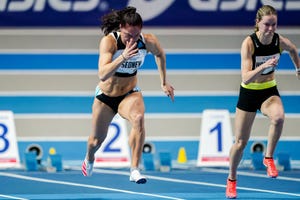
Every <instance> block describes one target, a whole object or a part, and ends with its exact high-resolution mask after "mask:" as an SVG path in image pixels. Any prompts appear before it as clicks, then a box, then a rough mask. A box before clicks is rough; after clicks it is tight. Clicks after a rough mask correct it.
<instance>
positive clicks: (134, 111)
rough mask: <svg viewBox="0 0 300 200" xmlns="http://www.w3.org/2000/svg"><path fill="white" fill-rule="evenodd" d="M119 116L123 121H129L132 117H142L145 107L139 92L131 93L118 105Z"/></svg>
mask: <svg viewBox="0 0 300 200" xmlns="http://www.w3.org/2000/svg"><path fill="white" fill-rule="evenodd" d="M118 112H119V114H120V115H121V116H122V117H124V118H125V119H128V120H131V119H132V117H134V116H136V115H138V114H141V115H144V112H145V105H144V99H143V96H142V93H141V92H133V93H131V94H130V95H128V96H126V97H125V98H124V99H123V100H122V102H121V103H120V105H119V110H118Z"/></svg>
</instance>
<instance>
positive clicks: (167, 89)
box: [161, 83, 174, 102]
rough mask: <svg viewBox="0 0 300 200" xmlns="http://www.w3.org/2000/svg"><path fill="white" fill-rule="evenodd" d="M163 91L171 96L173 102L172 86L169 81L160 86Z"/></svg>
mask: <svg viewBox="0 0 300 200" xmlns="http://www.w3.org/2000/svg"><path fill="white" fill-rule="evenodd" d="M161 88H162V90H163V91H164V93H165V94H166V95H167V96H168V97H170V98H171V100H172V102H174V88H173V86H172V85H170V84H169V83H166V84H165V85H162V86H161Z"/></svg>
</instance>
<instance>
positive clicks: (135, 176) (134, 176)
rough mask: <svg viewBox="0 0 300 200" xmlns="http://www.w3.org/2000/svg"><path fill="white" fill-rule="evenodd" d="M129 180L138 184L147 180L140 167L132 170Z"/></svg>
mask: <svg viewBox="0 0 300 200" xmlns="http://www.w3.org/2000/svg"><path fill="white" fill-rule="evenodd" d="M129 180H130V181H132V182H135V183H137V184H144V183H146V182H147V179H146V177H145V176H143V175H141V173H140V171H139V170H138V169H133V170H131V173H130V177H129Z"/></svg>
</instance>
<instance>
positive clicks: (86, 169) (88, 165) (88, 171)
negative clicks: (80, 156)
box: [81, 159, 94, 176]
mask: <svg viewBox="0 0 300 200" xmlns="http://www.w3.org/2000/svg"><path fill="white" fill-rule="evenodd" d="M93 166H94V162H89V161H87V160H86V159H84V161H83V163H82V167H81V172H82V174H83V176H92V173H93Z"/></svg>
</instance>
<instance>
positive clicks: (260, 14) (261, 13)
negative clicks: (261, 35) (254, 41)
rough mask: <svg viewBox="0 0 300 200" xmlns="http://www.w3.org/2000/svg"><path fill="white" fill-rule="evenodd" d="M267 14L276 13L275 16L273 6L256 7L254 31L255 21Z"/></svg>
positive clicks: (255, 29)
mask: <svg viewBox="0 0 300 200" xmlns="http://www.w3.org/2000/svg"><path fill="white" fill-rule="evenodd" d="M267 15H276V16H277V11H276V10H275V8H273V7H272V6H270V5H263V6H262V7H261V8H259V9H258V11H257V13H256V19H255V26H254V32H257V31H258V26H257V22H259V21H260V20H261V19H262V17H263V16H267Z"/></svg>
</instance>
